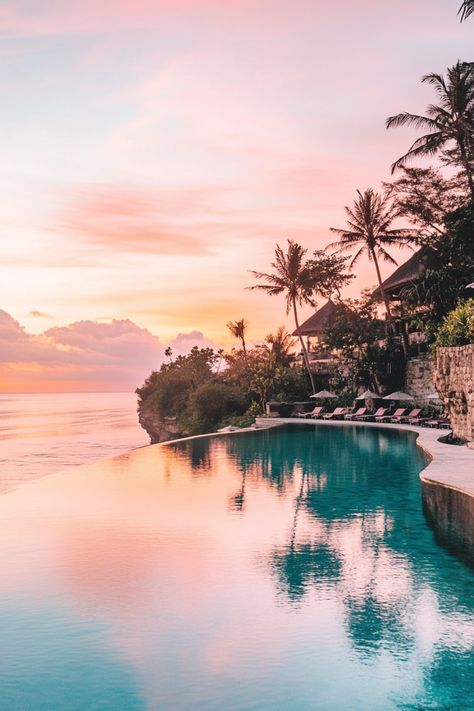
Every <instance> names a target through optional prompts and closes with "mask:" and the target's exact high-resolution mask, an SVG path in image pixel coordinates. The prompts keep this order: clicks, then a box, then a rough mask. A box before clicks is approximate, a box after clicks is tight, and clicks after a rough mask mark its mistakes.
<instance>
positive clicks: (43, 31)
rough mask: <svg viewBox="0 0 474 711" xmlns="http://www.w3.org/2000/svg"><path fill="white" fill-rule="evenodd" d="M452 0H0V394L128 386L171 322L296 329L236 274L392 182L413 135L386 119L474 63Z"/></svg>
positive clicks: (210, 329) (204, 328) (368, 281)
mask: <svg viewBox="0 0 474 711" xmlns="http://www.w3.org/2000/svg"><path fill="white" fill-rule="evenodd" d="M458 5H459V0H419V2H417V3H413V2H412V1H408V0H400V1H399V2H397V3H381V2H379V1H377V2H376V1H375V0H361V2H359V3H354V2H349V0H341V2H338V3H327V2H322V1H320V0H312V1H311V2H310V1H309V0H293V1H292V2H289V1H288V0H259V2H256V0H240V1H239V2H237V1H235V0H232V1H230V0H228V1H226V0H220V2H217V0H203V1H202V2H200V3H196V2H194V1H193V0H165V1H161V2H160V1H159V0H158V1H157V0H154V1H153V2H152V1H151V0H141V1H140V0H134V1H133V2H132V1H131V0H123V1H121V2H120V1H119V0H116V1H115V2H113V3H112V2H108V1H105V2H102V3H97V2H92V1H91V0H83V1H82V2H81V3H79V2H73V1H72V0H68V1H66V0H51V1H50V2H48V3H45V2H39V1H38V0H34V1H32V0H12V1H11V2H6V3H1V4H0V33H1V36H2V44H1V49H0V52H1V54H2V62H1V63H0V83H1V86H2V98H3V101H2V113H1V116H0V123H1V134H0V135H1V136H2V137H3V146H2V148H3V151H2V153H3V155H2V162H1V165H0V187H1V191H2V196H3V200H2V201H1V204H0V230H1V233H0V234H1V236H0V259H1V264H2V278H1V279H0V309H2V312H1V313H0V346H1V351H0V390H8V391H15V390H20V391H27V390H66V389H72V390H90V389H93V390H114V389H119V390H124V389H130V388H133V387H136V385H138V384H139V383H140V382H141V381H142V380H143V378H144V377H145V376H146V374H147V372H148V371H149V370H150V369H151V367H156V366H157V365H159V363H160V361H161V359H162V358H163V352H164V348H165V346H166V345H167V344H168V343H172V344H175V343H176V338H177V337H178V334H181V336H180V337H179V338H180V339H181V341H179V342H180V343H183V342H185V343H186V345H189V342H190V340H192V339H193V338H195V341H196V343H197V344H198V345H201V344H206V343H210V342H212V343H214V344H217V345H221V344H222V345H227V346H228V345H232V341H231V340H230V337H229V335H228V333H227V332H226V327H225V324H226V322H227V321H228V320H230V319H232V320H235V319H238V318H241V317H242V316H244V317H245V318H247V319H248V320H249V322H250V334H249V336H250V340H258V339H260V338H262V337H263V336H265V335H266V334H267V333H268V332H269V331H272V330H275V329H276V328H277V327H278V326H279V325H280V324H282V323H286V324H287V325H288V326H289V327H291V325H292V324H291V322H290V321H289V320H288V319H287V318H286V316H285V310H284V302H283V300H278V299H269V298H268V297H266V296H265V295H260V294H257V293H256V292H251V291H248V290H246V288H245V287H246V286H248V285H249V284H251V283H252V280H251V277H250V275H249V273H248V270H249V269H257V270H263V271H265V270H266V269H267V268H268V267H269V263H270V261H271V259H272V256H273V250H274V246H275V244H276V243H277V242H279V243H284V242H285V240H286V238H287V237H291V238H293V239H295V240H297V241H299V242H301V243H302V244H304V245H305V246H306V247H308V249H309V250H310V251H312V250H314V249H320V248H322V247H324V246H325V245H326V244H328V243H329V242H331V241H332V239H333V238H332V236H331V234H330V232H329V227H331V226H341V225H343V224H344V205H346V204H349V203H350V202H351V201H352V199H353V197H354V194H355V191H356V189H357V188H360V189H365V188H366V187H369V186H372V187H374V188H378V187H379V186H380V183H381V181H382V180H388V179H389V177H390V171H389V166H390V164H391V163H392V162H393V160H394V159H395V158H397V157H398V156H399V155H400V154H401V153H402V152H404V150H405V149H406V148H407V146H408V144H409V142H410V140H411V139H412V138H413V134H412V133H410V132H409V131H405V130H399V131H394V132H391V133H387V132H386V131H385V128H384V120H385V118H386V117H387V116H388V115H390V114H393V113H397V112H398V111H402V110H411V111H415V112H418V111H420V112H421V111H423V110H424V108H425V106H426V105H427V104H428V103H429V102H430V101H431V100H432V98H433V97H432V94H431V91H430V89H429V87H426V86H425V87H421V86H420V84H419V79H420V77H421V76H422V75H423V74H425V73H426V72H429V71H437V72H443V71H444V70H445V68H446V67H447V66H449V65H451V64H453V63H454V62H456V60H457V59H466V60H469V59H471V56H470V48H471V47H472V39H473V31H474V29H473V25H472V22H466V23H464V24H462V25H460V24H459V20H458V18H457V17H456V12H457V9H458ZM399 256H400V255H399ZM401 259H402V260H403V259H404V255H403V254H402V255H401ZM389 272H390V267H389V266H384V274H388V273H389ZM374 282H375V279H374V275H373V273H372V268H371V265H369V264H368V263H361V264H360V266H359V267H358V278H357V280H356V281H355V282H354V285H353V286H352V287H351V291H350V292H349V295H352V296H355V295H357V293H358V292H359V290H360V289H361V288H362V287H364V286H368V285H372V284H374ZM309 313H310V311H309V310H305V311H304V313H303V314H302V316H303V317H305V316H308V315H309ZM20 324H21V325H20ZM194 332H197V334H195V333H194ZM182 334H188V335H185V336H183V335H182ZM189 334H191V336H189ZM193 334H194V335H193ZM178 340H179V339H178ZM179 347H180V348H181V346H179Z"/></svg>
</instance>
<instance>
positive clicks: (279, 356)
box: [265, 326, 297, 365]
mask: <svg viewBox="0 0 474 711" xmlns="http://www.w3.org/2000/svg"><path fill="white" fill-rule="evenodd" d="M265 341H266V343H268V345H269V346H270V348H271V352H272V353H273V354H274V356H275V360H276V362H277V364H278V365H288V364H289V363H290V361H291V349H292V348H294V346H295V345H296V342H297V341H296V339H295V338H293V336H292V335H291V333H288V331H287V330H286V328H285V327H284V326H280V327H279V328H278V330H277V332H276V333H269V334H268V336H265Z"/></svg>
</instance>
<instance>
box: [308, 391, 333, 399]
mask: <svg viewBox="0 0 474 711" xmlns="http://www.w3.org/2000/svg"><path fill="white" fill-rule="evenodd" d="M310 397H311V398H314V399H315V400H328V399H329V398H333V397H337V395H335V394H334V393H330V392H329V390H320V391H319V393H314V395H310Z"/></svg>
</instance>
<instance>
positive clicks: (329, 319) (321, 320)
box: [292, 299, 338, 345]
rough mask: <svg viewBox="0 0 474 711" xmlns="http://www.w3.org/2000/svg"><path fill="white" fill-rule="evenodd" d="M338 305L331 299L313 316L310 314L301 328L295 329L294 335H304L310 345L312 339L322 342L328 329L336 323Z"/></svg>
mask: <svg viewBox="0 0 474 711" xmlns="http://www.w3.org/2000/svg"><path fill="white" fill-rule="evenodd" d="M337 309H338V307H337V306H336V304H335V303H334V301H332V300H331V299H328V301H327V302H326V303H325V304H324V306H321V308H320V309H318V310H317V311H316V312H315V313H314V314H313V315H312V316H310V317H309V318H308V319H307V320H306V321H305V322H304V323H302V324H301V325H300V327H299V329H296V330H295V331H293V334H292V335H293V336H300V335H301V336H303V337H304V338H306V339H307V341H308V345H309V344H310V339H314V340H315V341H316V342H317V343H319V342H321V341H322V339H323V337H324V334H325V333H326V331H327V330H328V329H329V328H330V327H331V326H332V325H333V324H334V322H335V319H336V314H337Z"/></svg>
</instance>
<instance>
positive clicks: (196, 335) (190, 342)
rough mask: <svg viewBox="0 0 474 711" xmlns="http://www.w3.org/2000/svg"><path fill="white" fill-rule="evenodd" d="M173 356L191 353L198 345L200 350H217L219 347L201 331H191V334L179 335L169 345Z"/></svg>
mask: <svg viewBox="0 0 474 711" xmlns="http://www.w3.org/2000/svg"><path fill="white" fill-rule="evenodd" d="M169 345H170V347H171V350H172V351H173V355H175V356H176V355H185V354H186V353H189V351H190V350H191V348H193V346H196V345H198V346H199V348H216V347H217V346H216V345H215V344H214V343H212V341H210V340H209V339H208V338H206V337H205V335H204V334H203V333H201V331H190V332H189V333H178V335H177V336H176V338H174V339H173V340H172V341H170V343H169Z"/></svg>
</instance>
